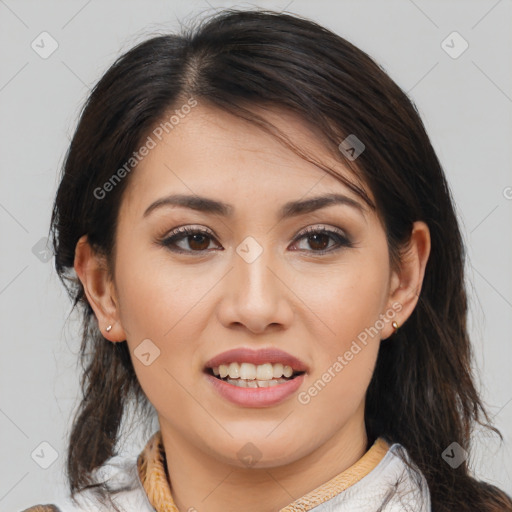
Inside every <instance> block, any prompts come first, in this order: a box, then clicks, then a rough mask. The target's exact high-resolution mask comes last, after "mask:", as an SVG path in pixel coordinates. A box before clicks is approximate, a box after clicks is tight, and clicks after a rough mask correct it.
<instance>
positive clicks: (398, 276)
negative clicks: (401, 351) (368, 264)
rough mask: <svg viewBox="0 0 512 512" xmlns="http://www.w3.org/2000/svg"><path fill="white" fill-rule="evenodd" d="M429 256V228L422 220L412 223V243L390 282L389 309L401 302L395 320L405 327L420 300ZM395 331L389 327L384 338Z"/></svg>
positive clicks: (406, 249)
mask: <svg viewBox="0 0 512 512" xmlns="http://www.w3.org/2000/svg"><path fill="white" fill-rule="evenodd" d="M429 255H430V230H429V228H428V226H427V224H426V223H425V222H423V221H416V222H414V223H413V228H412V231H411V236H410V240H409V244H408V245H407V247H406V248H405V250H404V251H403V253H402V257H401V261H400V268H399V270H398V271H395V272H393V274H392V277H391V282H390V294H389V300H388V308H390V307H391V305H392V304H397V303H398V304H400V306H401V308H400V311H399V312H397V313H396V317H395V318H394V321H396V322H397V325H398V326H402V325H403V324H404V323H405V322H406V320H407V318H409V316H410V315H411V313H412V312H413V311H414V308H415V307H416V304H417V303H418V299H419V296H420V292H421V288H422V285H423V279H424V277H425V269H426V266H427V261H428V257H429ZM393 332H396V329H394V328H393V326H392V325H389V326H386V328H385V329H384V330H383V332H382V339H385V338H387V337H389V336H391V335H392V334H393Z"/></svg>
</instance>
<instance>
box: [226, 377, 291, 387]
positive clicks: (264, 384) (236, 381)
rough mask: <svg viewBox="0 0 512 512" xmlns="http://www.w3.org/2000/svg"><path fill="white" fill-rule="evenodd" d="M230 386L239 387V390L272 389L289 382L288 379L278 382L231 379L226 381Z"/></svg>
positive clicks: (278, 380)
mask: <svg viewBox="0 0 512 512" xmlns="http://www.w3.org/2000/svg"><path fill="white" fill-rule="evenodd" d="M226 382H227V383H228V384H233V386H238V387H239V388H267V387H268V388H270V387H272V386H277V385H279V384H283V383H285V382H288V381H287V380H286V379H276V380H242V379H230V378H228V379H227V380H226Z"/></svg>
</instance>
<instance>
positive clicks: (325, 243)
mask: <svg viewBox="0 0 512 512" xmlns="http://www.w3.org/2000/svg"><path fill="white" fill-rule="evenodd" d="M302 239H305V240H306V242H307V243H308V244H309V245H310V247H311V248H313V249H314V250H313V251H311V252H314V253H316V254H325V253H327V252H333V251H336V250H338V249H341V248H342V247H352V246H353V244H352V242H351V241H350V240H349V239H348V238H347V237H346V236H345V234H344V233H343V232H342V231H341V230H340V231H338V230H336V231H335V230H332V229H327V228H325V227H323V226H322V227H318V226H312V227H309V228H307V229H306V230H304V231H302V232H301V233H299V234H298V235H297V237H296V238H295V240H294V243H296V242H297V241H300V240H302ZM333 240H334V244H333V245H331V246H329V241H333ZM333 246H334V249H333V248H332V247H333ZM299 250H301V249H299ZM306 250H307V249H306Z"/></svg>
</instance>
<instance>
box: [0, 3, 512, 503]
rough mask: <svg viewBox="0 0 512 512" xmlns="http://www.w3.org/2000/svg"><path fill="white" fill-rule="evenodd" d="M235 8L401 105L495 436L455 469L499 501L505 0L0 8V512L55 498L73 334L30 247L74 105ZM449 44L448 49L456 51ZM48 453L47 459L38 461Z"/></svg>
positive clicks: (71, 384)
mask: <svg viewBox="0 0 512 512" xmlns="http://www.w3.org/2000/svg"><path fill="white" fill-rule="evenodd" d="M235 5H236V6H239V7H245V8H247V7H249V6H262V7H267V8H272V9H276V10H279V11H280V10H283V9H286V10H288V11H290V12H293V13H297V14H302V15H306V16H308V17H310V18H312V19H314V20H316V21H318V22H319V23H321V24H323V25H325V26H327V27H328V28H330V29H332V30H334V31H335V32H337V33H338V34H340V35H341V36H343V37H345V38H347V39H349V40H350V41H351V42H353V43H354V44H356V45H357V46H358V47H360V48H361V49H363V50H365V51H366V52H368V53H369V54H370V55H371V56H373V57H374V58H375V59H376V60H377V61H378V62H379V63H380V64H381V65H382V66H383V67H384V68H385V69H386V71H387V72H388V73H389V74H390V75H391V77H392V78H393V79H394V80H395V81H396V82H397V83H398V84H399V85H400V86H401V87H402V88H403V89H404V90H405V91H407V92H409V94H410V96H411V97H412V99H413V101H414V102H415V103H416V105H417V107H418V109H419V111H420V114H421V115H422V118H423V120H424V122H425V124H426V127H427V131H428V132H429V134H430V137H431V140H432V143H433V145H434V147H435V149H436V151H437V152H438V155H439V158H440V160H441V163H442V164H443V166H444V169H445V171H446V173H447V176H448V180H449V182H450V185H451V187H452V190H453V194H454V198H455V201H456V203H457V208H458V213H459V217H460V221H461V225H462V229H463V232H464V237H465V241H466V244H467V250H468V264H467V280H468V286H469V291H470V300H471V315H470V318H469V326H470V329H471V334H472V339H473V343H474V348H475V356H476V371H477V375H478V379H479V380H478V382H479V386H480V388H481V390H482V393H483V396H484V399H485V402H486V403H487V404H488V406H489V411H490V413H491V414H492V416H493V417H494V420H495V423H496V425H497V426H498V428H500V429H501V431H502V433H503V435H504V438H505V440H504V443H503V444H502V445H500V443H499V440H498V439H496V437H492V436H489V435H487V434H485V433H484V432H482V431H481V430H477V431H476V432H475V436H474V437H475V450H474V451H473V452H472V453H471V456H470V461H471V463H472V467H473V469H474V472H475V473H476V475H477V476H478V477H480V478H482V479H486V480H488V481H490V482H493V483H495V484H497V485H499V486H501V487H502V488H503V489H504V490H506V491H507V492H508V493H512V476H511V475H512V456H511V447H512V439H511V436H512V403H511V402H512V374H511V371H510V362H511V361H512V344H511V337H510V332H511V329H512V314H511V313H512V265H511V255H512V229H511V216H512V173H511V165H510V164H511V161H512V155H511V152H512V149H511V148H512V146H511V143H510V141H511V140H512V119H511V112H512V58H511V55H512V54H511V50H512V31H511V30H510V26H511V19H512V2H511V1H510V0H500V1H496V0H492V1H491V0H490V1H467V0H464V1H446V0H444V1H430V0H429V1H427V0H414V1H412V0H395V1H386V2H383V1H339V2H334V1H332V2H328V1H320V0H316V1H314V2H306V1H301V0H294V1H291V2H290V1H289V0H275V1H268V2H256V3H252V4H248V3H238V4H235V3H232V2H220V1H215V0H210V4H209V3H207V2H206V1H205V0H202V1H195V2H190V1H188V2H185V1H177V0H175V1H150V2H142V1H134V0H131V1H122V2H121V1H109V2H106V1H103V2H100V1H99V0H90V1H87V0H81V1H67V2H64V1H61V2H57V1H15V0H0V39H1V45H0V55H1V65H0V70H1V75H0V119H1V124H0V130H1V131H0V144H1V153H0V155H1V159H0V169H1V171H0V172H1V178H0V179H1V181H0V183H1V188H0V226H1V240H2V246H1V247H2V251H1V253H0V255H1V256H0V257H1V265H0V311H1V318H0V334H1V357H0V365H1V366H0V432H1V437H0V440H1V448H0V471H1V473H0V509H1V510H5V511H15V510H20V509H23V508H24V507H27V506H29V505H33V504H35V503H46V502H51V501H52V499H54V498H56V497H57V496H58V495H59V494H61V493H63V492H64V489H65V488H64V485H65V483H64V477H63V462H64V451H65V446H66V445H65V438H66V435H67V433H68V429H69V421H70V413H71V412H72V411H73V409H74V407H75V406H76V399H77V396H78V376H79V372H78V369H77V365H76V354H77V352H78V348H79V337H78V330H77V325H76V319H74V318H73V317H72V318H71V320H69V321H68V322H66V317H67V315H68V313H69V310H70V304H69V301H68V299H67V296H66V295H65V292H64V290H63V288H62V287H61V285H60V283H59V282H58V280H57V277H56V274H55V271H54V270H53V267H52V260H51V259H50V261H47V262H45V261H44V260H45V259H46V258H45V255H44V254H42V253H37V250H36V249H37V248H40V246H39V245H38V243H39V244H42V245H44V240H43V242H40V240H41V238H43V237H44V236H46V234H47V230H48V226H49V218H50V213H51V204H52V200H53V197H54V193H55V190H56V186H57V176H58V170H59V168H60V165H61V164H62V161H63V158H64V154H65V151H66V149H67V145H68V143H69V138H70V136H71V134H72V133H73V130H74V127H75V124H76V121H77V117H78V114H79V111H80V108H81V106H82V104H83V102H84V100H85V98H86V97H87V94H88V93H89V90H90V88H91V87H92V86H93V85H94V83H95V82H96V81H97V80H98V79H99V78H100V76H101V75H102V73H103V72H104V71H106V69H107V67H108V66H109V65H110V64H111V63H112V62H113V60H114V58H115V57H116V56H118V55H119V54H120V53H121V52H123V51H125V50H127V49H128V48H130V47H131V46H132V45H133V44H135V43H136V42H138V41H140V40H142V39H144V38H146V37H147V36H149V35H152V34H154V33H160V32H164V31H168V30H176V29H177V28H179V25H180V23H183V24H185V25H186V24H187V21H188V20H190V19H191V18H192V17H193V16H194V15H196V14H198V13H205V14H207V13H213V12H214V11H215V10H216V9H218V8H220V7H225V6H235ZM43 31H47V32H48V33H49V34H50V35H51V36H52V37H53V38H54V39H55V40H56V41H57V43H58V48H57V50H56V51H55V52H54V53H53V54H52V55H50V56H49V57H48V58H46V59H43V58H41V56H40V55H39V54H38V53H36V51H34V50H33V49H32V47H31V43H32V42H33V41H34V40H35V42H36V43H37V42H38V41H39V45H40V46H42V43H41V42H40V37H38V36H39V34H41V32H43ZM453 31H457V32H458V33H459V34H460V35H461V36H462V37H463V38H464V39H465V40H466V41H467V42H468V44H469V48H468V49H467V50H466V51H465V52H464V53H462V54H461V55H460V56H458V58H452V57H451V56H449V55H448V54H447V53H446V52H445V51H444V49H443V47H442V46H441V43H442V41H443V40H445V38H446V37H447V36H448V35H449V34H451V33H452V32H453ZM450 41H451V39H449V40H448V44H450V45H451V46H454V49H452V51H457V50H458V49H460V48H462V47H461V41H456V40H455V42H453V43H452V42H450ZM45 48H46V49H48V48H50V46H49V40H46V43H45ZM34 246H35V247H36V249H33V248H34ZM34 252H36V253H37V255H36V254H34ZM46 256H48V255H46ZM49 256H51V254H50V255H49ZM156 428H157V425H155V429H156ZM42 442H47V443H49V444H50V445H51V447H53V448H50V447H48V446H47V445H43V446H42V447H41V446H40V443H42ZM127 443H128V444H127V445H126V448H125V451H126V453H130V454H136V453H138V451H139V449H140V448H141V446H142V444H143V443H144V439H142V438H141V437H139V436H138V434H137V431H135V432H133V433H131V434H128V433H127ZM52 449H53V450H55V451H56V452H57V454H58V457H57V459H56V461H55V462H54V463H53V464H52V465H51V466H50V467H49V468H48V469H43V468H41V467H40V464H44V463H47V464H48V463H49V462H50V461H51V454H52ZM34 450H36V452H35V455H34V459H35V460H37V461H38V463H39V464H38V463H36V462H35V460H34V459H33V458H32V457H31V454H32V453H33V452H34ZM37 454H39V457H37Z"/></svg>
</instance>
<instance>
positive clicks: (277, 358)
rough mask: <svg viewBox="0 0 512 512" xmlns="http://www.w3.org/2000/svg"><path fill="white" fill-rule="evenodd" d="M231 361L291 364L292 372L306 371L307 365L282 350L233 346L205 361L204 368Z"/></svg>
mask: <svg viewBox="0 0 512 512" xmlns="http://www.w3.org/2000/svg"><path fill="white" fill-rule="evenodd" d="M233 362H236V363H252V364H254V365H260V364H265V363H281V364H282V365H283V366H291V367H292V369H293V371H294V372H307V371H308V367H307V365H306V364H305V363H303V362H302V361H301V360H300V359H297V358H296V357H295V356H292V355H291V354H288V353H287V352H284V351H283V350H280V349H278V348H272V347H268V348H262V349H259V350H252V349H250V348H234V349H232V350H228V351H227V352H222V353H221V354H218V355H216V356H215V357H213V358H212V359H210V360H209V361H207V362H206V363H205V370H206V369H207V368H213V367H217V366H220V365H221V364H226V365H227V364H229V363H233ZM216 380H218V379H216ZM294 380H295V379H294ZM283 385H285V384H283ZM276 387H279V386H276ZM240 389H243V388H240ZM260 389H267V388H260ZM272 389H274V388H272Z"/></svg>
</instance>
